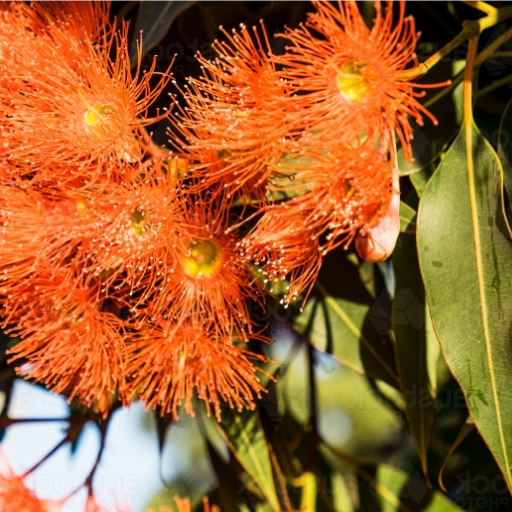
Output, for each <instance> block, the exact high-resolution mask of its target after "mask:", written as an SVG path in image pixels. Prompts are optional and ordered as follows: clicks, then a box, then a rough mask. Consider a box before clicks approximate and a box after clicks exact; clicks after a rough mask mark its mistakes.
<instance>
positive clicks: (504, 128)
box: [498, 99, 512, 200]
mask: <svg viewBox="0 0 512 512" xmlns="http://www.w3.org/2000/svg"><path fill="white" fill-rule="evenodd" d="M498 155H499V157H500V160H501V165H502V166H503V179H504V182H505V189H506V190H507V194H508V198H509V200H510V199H511V198H512V99H511V100H510V102H509V103H508V104H507V107H506V108H505V112H503V117H502V118H501V123H500V131H499V136H498Z"/></svg>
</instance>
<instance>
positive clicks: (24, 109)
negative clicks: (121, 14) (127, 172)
mask: <svg viewBox="0 0 512 512" xmlns="http://www.w3.org/2000/svg"><path fill="white" fill-rule="evenodd" d="M67 19H68V18H67V17H64V19H63V20H62V21H61V22H60V23H59V22H55V23H50V24H49V25H48V29H47V30H45V29H44V27H42V28H41V29H40V32H38V33H37V34H35V35H33V34H32V37H25V40H24V41H23V43H24V44H23V45H19V44H14V45H13V44H11V41H10V39H8V40H4V38H0V55H2V54H4V53H5V54H6V55H8V57H9V64H10V65H7V66H5V68H4V66H2V68H3V69H4V73H3V75H4V76H3V80H5V81H7V82H8V83H10V84H12V85H13V87H8V88H6V89H5V90H4V89H2V91H0V104H2V106H3V116H2V118H1V119H0V142H1V144H0V146H1V147H2V148H3V150H2V158H3V159H4V160H6V161H9V162H11V163H12V164H13V166H16V170H17V172H19V174H21V175H30V176H32V177H33V178H36V179H44V180H46V181H49V182H52V183H57V184H62V183H65V182H68V181H69V180H70V179H74V178H75V177H76V176H83V177H84V178H85V179H87V180H90V181H93V180H97V179H99V178H101V177H103V176H107V177H113V178H116V179H119V178H121V179H122V178H123V173H122V169H123V164H124V163H126V162H130V161H138V160H140V159H141V157H142V155H143V149H142V147H141V146H142V140H141V134H140V132H141V129H142V128H143V127H145V126H147V125H149V124H151V123H153V122H155V121H158V120H160V119H162V118H163V117H165V116H166V115H167V113H166V112H164V113H157V115H156V116H155V117H148V108H149V106H150V105H151V104H152V103H153V102H154V100H155V99H156V98H157V97H158V96H159V94H160V92H161V91H162V89H163V88H164V87H165V85H166V83H167V81H168V80H169V78H170V75H169V73H163V74H162V76H161V78H160V80H159V81H158V83H157V84H156V85H155V86H154V87H153V86H152V80H153V78H154V76H155V74H156V73H155V67H156V62H155V61H153V64H152V67H151V68H150V69H149V70H148V71H147V72H145V73H141V69H140V61H141V52H140V51H139V54H138V62H137V68H136V72H135V76H132V72H131V62H130V57H129V53H128V48H129V44H128V27H127V25H126V24H125V25H123V29H122V31H121V32H119V33H114V32H111V31H110V30H109V29H108V28H107V29H106V30H105V31H104V33H103V34H102V36H101V38H100V40H99V41H98V42H93V41H92V40H91V39H89V38H85V39H82V40H79V39H76V38H75V36H76V34H74V33H73V31H71V30H69V29H68V24H67V21H66V20H67ZM96 22H97V23H98V24H101V23H103V24H104V23H105V18H104V16H100V18H99V19H97V20H96ZM56 34H58V37H57V35H56ZM13 37H15V34H14V35H13ZM112 46H115V49H116V57H115V59H114V60H113V61H112V60H111V59H110V57H109V53H110V51H111V48H112ZM62 48H66V51H65V52H63V50H62ZM11 63H12V64H11ZM150 84H151V85H150Z"/></svg>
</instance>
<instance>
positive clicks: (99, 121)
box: [84, 103, 121, 139]
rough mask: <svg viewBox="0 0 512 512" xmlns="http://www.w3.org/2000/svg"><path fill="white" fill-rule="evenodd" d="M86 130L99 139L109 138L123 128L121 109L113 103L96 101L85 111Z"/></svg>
mask: <svg viewBox="0 0 512 512" xmlns="http://www.w3.org/2000/svg"><path fill="white" fill-rule="evenodd" d="M84 125H85V131H86V132H87V133H90V134H91V135H94V136H95V137H97V138H98V139H104V138H109V137H112V136H114V135H116V134H117V133H119V130H120V128H121V126H120V125H121V116H120V115H119V110H118V109H117V108H115V107H113V106H111V105H101V104H100V103H95V104H94V105H93V106H92V107H90V108H89V109H87V110H86V111H85V113H84Z"/></svg>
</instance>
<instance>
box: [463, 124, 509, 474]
mask: <svg viewBox="0 0 512 512" xmlns="http://www.w3.org/2000/svg"><path fill="white" fill-rule="evenodd" d="M464 129H465V132H466V159H467V171H468V186H469V201H470V207H471V218H472V221H473V238H474V242H475V255H476V266H477V275H478V288H479V294H480V305H481V312H482V322H483V329H484V338H485V350H486V354H487V360H488V365H489V373H490V376H491V387H492V393H493V398H494V404H495V410H496V422H497V426H498V432H499V436H500V443H501V449H502V452H503V457H504V458H505V467H506V471H507V477H508V481H509V482H512V474H511V472H510V465H509V461H508V454H507V449H506V443H505V437H504V432H503V424H502V420H501V411H500V401H499V397H498V390H497V389H496V377H495V374H494V361H493V359H492V350H491V339H490V335H489V324H488V319H487V300H486V293H485V285H484V275H483V264H482V255H481V250H482V243H481V240H480V229H479V224H478V212H477V206H476V191H475V176H474V167H473V144H472V143H473V133H472V130H473V125H472V123H470V122H466V123H465V125H464ZM475 130H477V128H476V126H475ZM491 229H492V228H491Z"/></svg>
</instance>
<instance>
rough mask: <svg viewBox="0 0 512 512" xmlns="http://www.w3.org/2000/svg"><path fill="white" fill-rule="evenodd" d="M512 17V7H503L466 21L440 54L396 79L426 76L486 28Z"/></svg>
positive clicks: (402, 72)
mask: <svg viewBox="0 0 512 512" xmlns="http://www.w3.org/2000/svg"><path fill="white" fill-rule="evenodd" d="M510 17H512V6H508V7H503V8H502V9H496V10H495V11H493V12H489V14H488V15H487V16H485V17H483V18H481V19H479V20H472V21H466V22H465V26H464V28H463V29H462V31H461V32H460V34H459V35H458V36H456V37H455V38H454V39H452V40H451V41H450V42H449V43H448V44H446V45H445V46H443V47H442V48H441V49H440V50H439V51H438V52H436V53H434V55H432V56H431V57H429V58H428V59H427V60H426V61H425V62H422V63H421V64H420V65H419V66H416V67H415V68H412V69H407V70H405V71H401V72H400V73H397V74H396V78H414V77H417V76H421V75H424V74H425V73H426V72H427V71H428V70H429V69H430V68H431V67H433V66H435V65H436V64H437V63H438V62H439V61H440V60H441V59H442V58H443V57H446V55H448V54H449V53H450V52H452V51H453V50H454V49H455V48H457V46H459V45H460V44H462V43H463V42H465V41H467V40H468V39H472V38H473V37H475V36H477V35H478V34H480V32H482V31H483V30H485V29H486V28H489V27H492V26H494V25H496V24H498V23H500V22H501V21H504V20H506V19H508V18H510Z"/></svg>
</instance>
